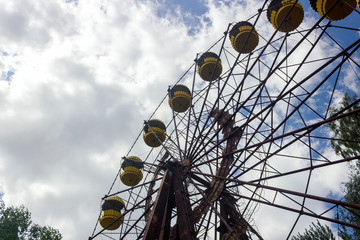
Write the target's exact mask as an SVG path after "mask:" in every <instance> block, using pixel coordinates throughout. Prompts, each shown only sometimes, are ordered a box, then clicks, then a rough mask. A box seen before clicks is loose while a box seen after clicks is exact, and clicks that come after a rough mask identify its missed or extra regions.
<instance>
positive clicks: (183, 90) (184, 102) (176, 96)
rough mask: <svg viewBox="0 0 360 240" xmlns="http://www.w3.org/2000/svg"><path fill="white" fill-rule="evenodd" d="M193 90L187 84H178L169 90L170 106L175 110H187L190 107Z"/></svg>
mask: <svg viewBox="0 0 360 240" xmlns="http://www.w3.org/2000/svg"><path fill="white" fill-rule="evenodd" d="M190 103H191V92H190V90H189V88H187V87H186V86H185V85H182V84H177V85H175V86H174V87H172V88H171V90H169V106H170V107H171V108H172V109H173V110H174V111H175V112H179V113H181V112H185V111H186V110H188V108H189V107H190Z"/></svg>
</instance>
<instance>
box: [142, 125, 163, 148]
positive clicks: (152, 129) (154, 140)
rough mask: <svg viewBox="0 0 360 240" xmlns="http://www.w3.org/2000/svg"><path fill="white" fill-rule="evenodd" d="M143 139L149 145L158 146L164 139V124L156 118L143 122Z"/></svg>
mask: <svg viewBox="0 0 360 240" xmlns="http://www.w3.org/2000/svg"><path fill="white" fill-rule="evenodd" d="M143 139H144V141H145V143H146V144H147V145H148V146H150V147H159V146H161V144H162V143H163V142H164V141H165V139H166V126H165V124H164V123H163V122H162V121H160V120H158V119H151V120H150V121H148V122H146V123H145V126H144V134H143Z"/></svg>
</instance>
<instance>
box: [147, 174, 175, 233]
mask: <svg viewBox="0 0 360 240" xmlns="http://www.w3.org/2000/svg"><path fill="white" fill-rule="evenodd" d="M173 202H174V200H173V193H172V174H171V172H170V171H169V170H166V172H165V174H164V177H163V180H162V182H161V185H160V189H159V192H158V195H157V197H156V200H155V203H154V207H153V209H152V211H151V213H150V216H149V221H148V223H147V225H146V228H145V233H144V238H143V239H144V240H153V239H158V240H160V239H161V240H162V239H169V233H170V220H171V211H172V209H173Z"/></svg>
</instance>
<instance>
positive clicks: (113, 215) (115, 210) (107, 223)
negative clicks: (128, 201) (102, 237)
mask: <svg viewBox="0 0 360 240" xmlns="http://www.w3.org/2000/svg"><path fill="white" fill-rule="evenodd" d="M124 207H125V203H124V201H123V200H122V199H121V198H119V197H117V196H113V197H108V198H106V199H105V201H104V203H103V204H102V206H101V208H102V211H103V216H102V217H101V218H100V220H99V221H100V225H101V226H102V227H103V228H106V229H107V230H116V229H118V228H119V227H120V225H121V224H122V223H123V221H124V217H122V215H121V210H122V209H123V208H124Z"/></svg>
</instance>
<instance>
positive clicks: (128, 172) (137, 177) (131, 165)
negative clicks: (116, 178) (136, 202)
mask: <svg viewBox="0 0 360 240" xmlns="http://www.w3.org/2000/svg"><path fill="white" fill-rule="evenodd" d="M143 166H144V164H143V162H142V161H141V159H140V158H138V157H135V156H130V157H127V158H124V161H123V162H122V164H121V168H122V169H123V170H124V172H123V173H122V174H121V175H120V180H121V181H122V182H123V183H124V184H125V185H126V186H135V185H137V184H138V183H139V182H140V181H141V180H142V178H143V174H142V172H141V169H142V168H143Z"/></svg>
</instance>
